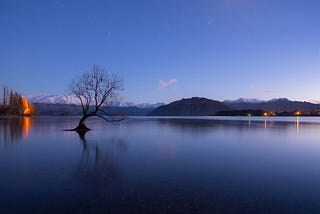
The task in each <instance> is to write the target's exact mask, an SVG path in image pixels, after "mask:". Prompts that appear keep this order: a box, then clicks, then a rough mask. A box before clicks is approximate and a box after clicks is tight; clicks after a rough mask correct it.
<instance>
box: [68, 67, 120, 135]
mask: <svg viewBox="0 0 320 214" xmlns="http://www.w3.org/2000/svg"><path fill="white" fill-rule="evenodd" d="M122 86H123V80H122V79H121V78H120V77H119V76H118V75H117V74H112V75H109V74H108V73H107V72H106V71H105V69H104V68H101V67H99V66H98V65H93V67H92V69H91V71H89V72H85V73H83V74H82V75H81V76H80V77H77V78H75V79H74V80H73V81H72V82H71V83H70V85H69V91H70V92H71V93H72V94H74V95H75V96H76V97H77V98H78V99H79V101H80V103H81V108H82V118H81V119H80V121H79V123H78V126H77V127H76V128H75V129H72V130H73V131H88V130H90V129H89V128H88V127H87V126H86V124H85V121H86V119H88V118H89V117H94V116H96V117H100V118H102V119H104V120H106V121H107V122H119V121H121V120H123V119H124V116H123V115H120V116H114V115H112V113H111V111H112V107H113V106H114V104H115V103H117V101H118V95H117V93H116V92H117V91H119V90H122Z"/></svg>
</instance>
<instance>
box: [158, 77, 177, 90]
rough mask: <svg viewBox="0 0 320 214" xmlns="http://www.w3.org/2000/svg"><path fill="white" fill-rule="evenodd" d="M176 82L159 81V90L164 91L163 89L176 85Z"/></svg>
mask: <svg viewBox="0 0 320 214" xmlns="http://www.w3.org/2000/svg"><path fill="white" fill-rule="evenodd" d="M177 82H178V80H176V79H170V80H168V81H163V80H159V89H164V88H167V87H170V86H172V85H174V84H176V83H177Z"/></svg>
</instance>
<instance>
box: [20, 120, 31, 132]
mask: <svg viewBox="0 0 320 214" xmlns="http://www.w3.org/2000/svg"><path fill="white" fill-rule="evenodd" d="M30 127H31V118H30V117H23V121H22V132H23V136H24V137H26V136H28V135H29V131H30Z"/></svg>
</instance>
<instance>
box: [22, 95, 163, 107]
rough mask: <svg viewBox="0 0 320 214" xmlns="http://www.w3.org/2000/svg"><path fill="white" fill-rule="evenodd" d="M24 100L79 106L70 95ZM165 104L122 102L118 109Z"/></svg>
mask: <svg viewBox="0 0 320 214" xmlns="http://www.w3.org/2000/svg"><path fill="white" fill-rule="evenodd" d="M26 98H27V99H28V100H29V101H30V102H31V103H46V104H75V105H80V101H79V100H78V98H76V97H75V96H71V95H27V96H26ZM164 104H165V103H154V104H150V103H139V104H136V103H134V102H124V103H119V106H120V107H138V108H157V107H159V106H161V105H164Z"/></svg>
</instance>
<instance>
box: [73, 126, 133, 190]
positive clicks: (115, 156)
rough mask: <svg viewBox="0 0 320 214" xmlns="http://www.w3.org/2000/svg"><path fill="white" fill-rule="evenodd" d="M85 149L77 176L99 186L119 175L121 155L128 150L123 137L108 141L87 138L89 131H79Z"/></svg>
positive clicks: (115, 178)
mask: <svg viewBox="0 0 320 214" xmlns="http://www.w3.org/2000/svg"><path fill="white" fill-rule="evenodd" d="M77 133H78V135H79V138H80V140H81V143H82V146H83V149H82V154H81V158H80V162H79V165H78V167H77V170H76V176H77V177H80V179H82V181H83V182H85V183H90V184H94V185H96V186H97V187H99V186H101V185H106V184H108V183H110V181H112V180H117V178H118V176H119V167H120V163H119V162H120V159H121V158H120V156H121V153H123V152H124V151H126V150H127V147H128V145H127V143H126V142H125V141H123V140H122V139H110V140H108V141H107V142H100V141H99V142H97V141H94V140H87V138H86V135H87V133H88V131H80V132H77Z"/></svg>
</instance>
